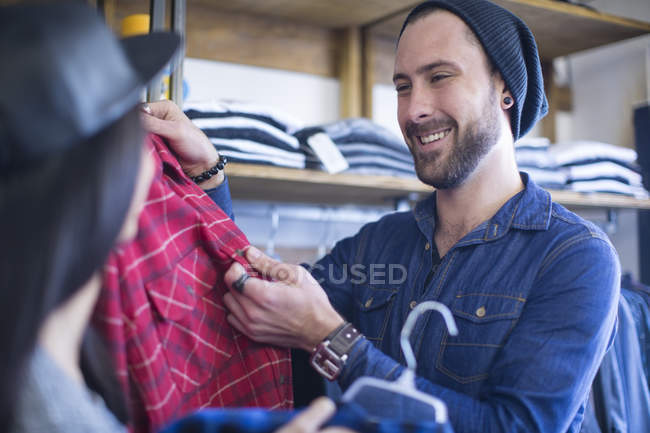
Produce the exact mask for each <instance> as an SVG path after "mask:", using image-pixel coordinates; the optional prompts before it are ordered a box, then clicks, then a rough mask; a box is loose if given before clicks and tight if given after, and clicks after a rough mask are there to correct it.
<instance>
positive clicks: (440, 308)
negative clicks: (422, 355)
mask: <svg viewBox="0 0 650 433" xmlns="http://www.w3.org/2000/svg"><path fill="white" fill-rule="evenodd" d="M428 310H436V311H437V312H439V313H440V314H442V318H443V319H445V324H446V325H447V331H449V334H450V335H458V328H457V327H456V322H455V321H454V316H452V315H451V311H449V308H447V306H446V305H445V304H442V303H440V302H436V301H426V302H422V303H421V304H419V305H417V306H416V307H415V308H414V309H413V311H411V312H410V313H409V315H408V317H407V318H406V322H405V323H404V326H403V327H402V333H401V335H400V345H401V346H402V352H403V353H404V359H405V360H406V366H407V367H408V369H409V370H411V371H413V372H415V367H416V366H417V361H416V360H415V354H414V353H413V347H412V346H411V340H410V339H411V332H412V331H413V328H414V327H415V323H416V322H417V320H418V318H419V317H420V316H421V315H422V313H424V312H425V311H428Z"/></svg>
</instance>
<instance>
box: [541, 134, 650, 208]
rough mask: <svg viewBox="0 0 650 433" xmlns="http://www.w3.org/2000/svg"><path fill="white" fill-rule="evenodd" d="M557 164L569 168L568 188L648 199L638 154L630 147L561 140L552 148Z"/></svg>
mask: <svg viewBox="0 0 650 433" xmlns="http://www.w3.org/2000/svg"><path fill="white" fill-rule="evenodd" d="M551 154H552V156H553V158H554V159H555V162H556V164H557V166H558V167H559V168H561V169H564V170H566V173H567V185H568V187H569V189H571V190H573V191H578V192H604V193H614V194H624V195H629V196H633V197H636V198H641V199H643V198H648V196H649V195H648V192H647V191H646V190H645V189H644V188H643V185H642V179H641V169H640V167H639V166H638V165H637V163H636V159H637V154H636V152H635V151H634V149H629V148H625V147H621V146H614V145H612V144H606V143H599V142H593V141H574V142H567V143H558V144H556V145H554V146H553V147H552V149H551Z"/></svg>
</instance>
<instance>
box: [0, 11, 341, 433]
mask: <svg viewBox="0 0 650 433" xmlns="http://www.w3.org/2000/svg"><path fill="white" fill-rule="evenodd" d="M121 45H122V46H120V43H118V42H117V40H115V38H114V37H113V35H112V34H111V33H110V32H109V31H108V29H107V28H106V27H105V26H104V25H103V24H102V23H101V21H100V20H99V19H98V17H97V14H96V13H95V12H94V11H93V10H92V9H89V8H88V7H87V6H84V5H82V4H80V3H73V4H56V5H41V6H11V7H0V58H2V59H3V62H2V63H1V64H0V318H1V320H2V325H3V326H1V327H0V344H2V350H0V383H1V384H2V387H1V388H0V431H11V432H23V431H27V432H40V431H44V432H45V431H46V432H48V433H57V432H66V433H75V432H80V433H81V432H83V433H86V432H94V433H97V432H107V433H108V432H111V433H119V432H125V431H126V428H125V427H124V424H125V423H126V422H127V421H128V410H127V408H126V406H125V399H124V396H123V395H122V394H121V388H120V387H119V384H118V382H117V380H116V377H115V372H114V370H113V368H112V366H111V365H110V363H109V362H108V359H110V358H109V356H107V355H106V354H105V348H104V345H103V343H102V341H100V339H99V338H98V337H97V336H96V334H95V333H94V332H93V330H92V327H89V319H90V316H91V313H92V311H93V308H94V306H95V302H96V300H97V297H98V294H99V291H100V289H101V283H100V277H99V274H100V272H101V269H102V265H103V264H104V262H105V260H106V257H107V256H108V254H109V252H110V251H111V249H112V248H114V247H115V246H116V245H118V246H119V244H121V243H124V242H128V241H130V240H131V239H133V238H134V237H135V235H136V233H137V227H138V225H137V220H138V215H139V213H140V211H141V209H142V206H143V205H144V202H145V200H146V197H147V193H148V190H149V186H150V184H151V181H152V176H153V173H154V167H153V163H152V159H151V156H150V153H149V151H147V150H145V149H144V147H143V137H144V133H143V130H142V127H141V124H140V119H139V110H138V108H137V104H138V101H139V98H140V96H141V94H142V92H143V90H144V86H145V84H146V83H147V82H148V81H149V80H150V79H151V78H152V76H153V75H154V74H155V73H156V72H158V71H159V70H161V69H162V67H163V66H164V64H166V63H167V62H168V61H169V60H170V58H171V57H172V55H173V53H174V51H175V50H176V49H177V47H178V45H179V38H178V37H177V36H175V35H173V34H162V33H159V34H150V35H146V36H136V37H133V38H129V39H126V40H123V41H122V44H121ZM7 59H8V60H9V61H6V60H7ZM162 117H164V115H162ZM167 120H169V119H167ZM181 120H182V121H183V122H182V123H183V124H182V125H177V124H175V125H177V126H178V128H180V129H179V130H181V131H185V133H188V131H189V134H190V138H191V137H192V134H195V133H196V131H198V130H196V128H193V127H191V123H190V122H189V120H187V118H184V117H183V118H182V119H181ZM147 123H148V124H151V123H152V119H151V118H149V119H148V120H147ZM172 123H174V122H171V123H165V125H170V124H172ZM177 126H175V127H174V128H173V130H170V131H166V132H165V131H159V132H160V133H162V134H163V135H165V136H167V138H168V139H169V141H170V143H171V144H172V146H173V147H174V150H175V151H176V152H177V154H178V155H179V157H181V156H185V157H186V158H185V159H186V160H191V153H192V149H189V148H183V145H184V143H186V142H189V141H191V140H189V139H188V138H187V137H185V138H183V139H182V140H180V142H179V143H177V144H176V145H175V144H174V143H175V142H176V141H178V137H176V136H175V135H178V130H177V129H176V127H177ZM181 126H182V127H181ZM181 138H182V137H181ZM202 138H204V137H202ZM334 410H335V407H334V405H333V404H332V402H331V401H329V400H327V399H319V400H317V401H315V402H314V404H313V405H312V406H311V408H310V409H309V410H307V411H305V412H304V413H302V414H300V415H299V416H297V417H296V418H294V421H293V422H291V423H289V424H287V425H285V426H284V427H283V428H282V429H281V430H280V431H279V432H281V433H293V432H315V431H317V430H318V429H319V426H320V425H321V424H322V423H323V422H324V421H325V420H327V419H328V418H329V417H330V416H331V415H332V413H333V412H334ZM325 431H327V432H330V433H337V432H341V431H344V430H340V429H331V428H330V429H326V430H325Z"/></svg>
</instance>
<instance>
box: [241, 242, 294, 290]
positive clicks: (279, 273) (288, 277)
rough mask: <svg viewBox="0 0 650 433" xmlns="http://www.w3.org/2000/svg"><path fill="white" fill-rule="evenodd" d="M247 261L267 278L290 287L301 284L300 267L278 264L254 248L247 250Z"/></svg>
mask: <svg viewBox="0 0 650 433" xmlns="http://www.w3.org/2000/svg"><path fill="white" fill-rule="evenodd" d="M246 260H248V262H249V263H250V264H251V266H252V267H253V268H254V269H255V270H256V271H257V272H259V273H260V274H262V275H264V276H265V277H269V278H272V279H274V280H276V281H282V282H283V283H287V284H290V285H297V284H298V283H299V282H300V278H301V273H300V267H298V266H295V265H290V264H287V263H282V262H278V261H277V260H274V259H272V258H271V257H269V256H267V255H266V254H264V253H262V252H261V251H260V250H258V249H257V248H255V247H253V246H251V247H248V248H247V249H246Z"/></svg>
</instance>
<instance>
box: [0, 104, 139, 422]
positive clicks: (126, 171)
mask: <svg viewBox="0 0 650 433" xmlns="http://www.w3.org/2000/svg"><path fill="white" fill-rule="evenodd" d="M10 139H11V138H10ZM142 139H143V132H142V129H141V126H140V123H139V118H138V113H137V111H136V110H135V109H134V110H132V111H131V112H129V113H128V114H127V115H125V116H124V117H122V118H121V119H119V120H118V121H117V122H115V123H113V124H112V125H110V126H109V127H107V128H105V129H104V130H102V131H101V132H99V133H98V134H96V135H95V136H93V137H92V138H90V139H88V140H86V141H85V142H83V143H79V144H77V145H75V146H73V147H72V148H70V149H68V150H67V151H65V152H62V153H59V154H56V155H53V156H50V157H48V158H47V159H45V160H43V161H41V162H39V163H36V164H32V165H30V166H29V167H17V168H13V169H10V170H8V171H7V172H5V173H0V347H1V349H0V384H1V385H0V430H2V431H6V429H7V427H8V426H9V425H11V423H12V413H13V402H14V400H15V399H16V395H17V393H18V391H19V388H20V382H21V376H22V374H23V369H24V366H25V365H26V364H27V362H28V360H29V357H30V355H31V352H32V350H33V349H34V347H35V344H36V339H37V335H38V331H39V329H40V327H41V326H42V324H43V321H44V319H45V317H46V316H47V315H48V314H49V313H50V312H52V311H53V310H54V309H55V308H56V307H58V306H60V305H61V304H62V303H63V302H65V301H66V300H67V299H69V298H70V297H71V296H72V295H73V294H75V293H76V292H77V291H78V290H79V289H80V288H81V287H82V286H83V285H84V284H85V283H86V282H87V281H88V280H89V279H90V278H91V276H92V275H93V274H94V273H95V272H96V271H98V270H99V269H100V268H101V266H102V265H103V263H104V262H105V260H106V258H107V256H108V254H109V252H110V250H111V248H112V247H113V246H114V244H115V241H116V239H117V236H118V234H119V232H120V229H121V227H122V225H123V222H124V220H125V216H126V214H127V211H128V209H129V205H130V202H131V198H132V196H133V190H134V186H135V182H136V178H137V173H138V168H139V164H140V157H141V153H142V146H141V143H142ZM101 347H102V344H101V342H100V341H98V340H97V337H95V334H94V333H93V332H92V331H90V332H89V333H87V334H86V336H85V337H84V342H83V345H82V363H81V364H82V372H83V373H84V378H85V380H86V383H87V384H88V386H89V387H91V389H93V388H94V390H95V391H96V392H98V393H99V394H100V395H102V397H104V399H105V401H106V403H107V406H108V407H109V409H111V410H112V411H113V413H115V415H116V416H117V418H118V419H120V420H122V421H124V420H125V419H126V410H125V403H124V399H123V398H122V396H121V395H120V394H119V388H118V385H117V383H118V382H117V380H115V373H114V371H113V370H112V368H111V366H110V363H108V362H107V359H108V357H106V356H103V355H101V354H99V351H101V350H102V349H101Z"/></svg>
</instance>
